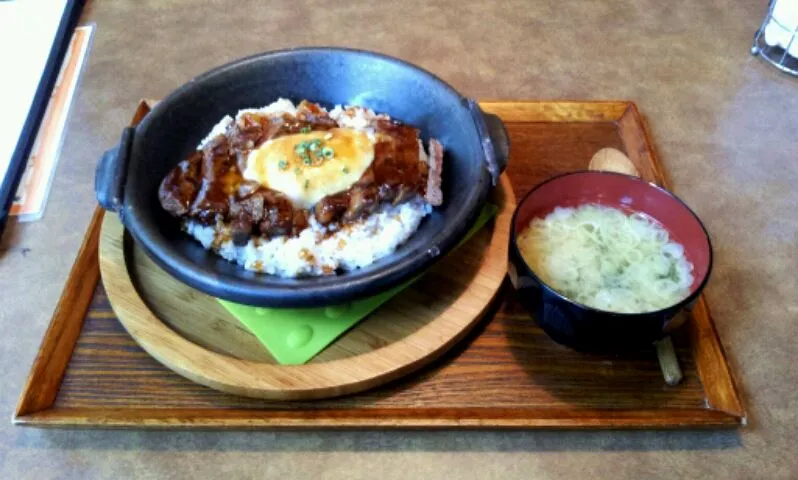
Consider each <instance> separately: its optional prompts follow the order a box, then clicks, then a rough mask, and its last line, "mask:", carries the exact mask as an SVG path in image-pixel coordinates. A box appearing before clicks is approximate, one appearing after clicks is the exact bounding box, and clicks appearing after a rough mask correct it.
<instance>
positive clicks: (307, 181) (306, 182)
mask: <svg viewBox="0 0 798 480" xmlns="http://www.w3.org/2000/svg"><path fill="white" fill-rule="evenodd" d="M308 185H310V180H305V190H307V189H308Z"/></svg>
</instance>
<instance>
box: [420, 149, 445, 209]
mask: <svg viewBox="0 0 798 480" xmlns="http://www.w3.org/2000/svg"><path fill="white" fill-rule="evenodd" d="M428 162H429V170H428V173H427V191H426V193H425V195H424V200H426V201H427V203H429V204H430V205H432V206H433V207H439V206H440V205H441V204H442V203H443V192H442V191H441V183H442V179H441V174H442V173H443V146H442V145H441V142H439V141H437V140H435V139H434V138H431V139H430V140H429V158H428Z"/></svg>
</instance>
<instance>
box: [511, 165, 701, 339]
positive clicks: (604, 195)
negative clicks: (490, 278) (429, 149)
mask: <svg viewBox="0 0 798 480" xmlns="http://www.w3.org/2000/svg"><path fill="white" fill-rule="evenodd" d="M586 203H598V204H601V205H607V206H610V207H615V208H620V209H622V210H626V211H637V212H644V213H646V214H648V215H650V216H651V217H653V218H655V219H657V220H658V221H659V222H660V223H661V224H662V225H663V226H664V227H665V228H666V229H667V230H668V232H669V233H670V236H671V238H672V239H674V240H675V241H677V242H679V243H681V244H682V245H683V246H684V249H685V255H686V256H687V259H688V260H689V261H690V262H691V263H692V264H693V284H692V286H691V288H690V294H689V295H688V296H687V298H685V299H684V300H682V301H680V302H678V303H676V304H674V305H671V306H670V307H667V308H664V309H662V310H657V311H653V312H646V313H636V314H628V313H613V312H607V311H602V310H597V309H595V308H591V307H588V306H586V305H582V304H580V303H577V302H575V301H573V300H571V299H569V298H568V297H566V296H564V295H562V294H561V293H559V292H557V291H556V290H554V289H553V288H552V287H551V286H549V285H547V284H546V283H544V282H543V281H542V280H541V279H540V278H539V277H538V276H537V275H536V274H535V272H533V271H532V270H531V269H530V268H529V266H528V265H527V263H526V262H525V261H524V259H523V257H522V256H521V252H520V250H519V248H518V245H517V243H516V238H517V236H518V234H519V233H521V231H523V229H524V228H526V227H527V226H528V225H529V223H530V222H531V221H532V220H533V219H534V218H542V217H545V216H546V215H548V214H549V213H550V212H551V211H552V210H554V208H555V207H557V206H561V207H575V206H578V205H583V204H586ZM711 270H712V245H711V244H710V240H709V236H708V234H707V232H706V229H705V228H704V226H703V224H702V223H701V221H700V220H699V219H698V217H697V216H696V214H695V213H693V211H692V210H690V208H689V207H688V206H687V205H686V204H685V203H684V202H682V201H681V200H679V199H678V198H677V197H676V196H675V195H673V194H672V193H670V192H668V191H666V190H664V189H662V188H660V187H658V186H656V185H653V184H650V183H647V182H645V181H643V180H641V179H639V178H637V177H633V176H629V175H623V174H620V173H611V172H596V171H582V172H572V173H566V174H564V175H559V176H556V177H553V178H550V179H549V180H547V181H545V182H543V183H541V184H539V185H538V186H536V187H535V188H533V189H532V190H531V191H530V192H529V193H528V194H527V195H526V196H525V197H524V199H523V200H521V202H520V203H519V204H518V207H517V208H516V211H515V213H514V215H513V220H512V224H511V232H510V265H509V273H510V280H511V281H512V283H513V286H514V287H515V288H516V290H517V292H516V293H517V296H518V299H519V301H520V302H521V303H522V304H523V305H524V307H526V308H527V310H529V312H530V313H531V314H532V316H533V317H534V319H535V320H536V321H537V323H538V325H540V327H541V328H542V329H543V331H544V332H546V334H547V335H549V336H550V337H551V338H552V339H553V340H554V341H556V342H558V343H561V344H563V345H567V346H569V347H572V348H574V349H577V350H581V351H587V352H595V353H603V352H618V351H627V350H635V349H639V348H642V347H645V346H647V345H648V346H650V345H651V343H652V342H654V341H656V340H659V339H661V338H663V337H664V336H665V335H667V334H669V333H670V332H672V331H673V330H675V329H676V328H678V327H679V326H680V325H681V323H683V321H684V318H685V317H684V316H683V315H681V316H676V314H677V313H678V312H679V311H680V310H682V309H686V308H688V309H689V308H690V307H692V306H693V304H694V303H695V301H696V300H697V299H698V296H699V295H700V294H701V291H702V290H703V289H704V287H705V286H706V284H707V281H708V280H709V274H710V272H711Z"/></svg>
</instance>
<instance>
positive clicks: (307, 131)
mask: <svg viewBox="0 0 798 480" xmlns="http://www.w3.org/2000/svg"><path fill="white" fill-rule="evenodd" d="M311 130H313V129H312V128H310V127H302V128H300V129H299V131H300V132H302V133H310V132H311Z"/></svg>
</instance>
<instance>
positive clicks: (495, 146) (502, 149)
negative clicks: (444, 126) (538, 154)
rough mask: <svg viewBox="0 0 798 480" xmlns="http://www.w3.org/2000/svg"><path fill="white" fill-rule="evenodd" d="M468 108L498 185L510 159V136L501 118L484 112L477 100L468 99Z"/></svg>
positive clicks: (489, 169) (488, 164)
mask: <svg viewBox="0 0 798 480" xmlns="http://www.w3.org/2000/svg"><path fill="white" fill-rule="evenodd" d="M468 109H469V110H470V112H471V117H472V118H473V119H474V124H475V125H476V127H477V132H479V138H480V142H482V150H483V151H484V152H485V161H486V163H487V167H488V172H489V173H490V175H491V180H492V181H493V185H496V184H497V183H498V182H499V175H501V174H502V172H504V170H505V169H506V168H507V162H508V161H509V159H510V137H509V135H507V129H506V128H505V126H504V123H503V122H502V121H501V119H500V118H499V117H498V116H497V115H494V114H492V113H485V112H483V111H482V109H481V108H479V104H478V103H477V102H476V101H475V100H468Z"/></svg>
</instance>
